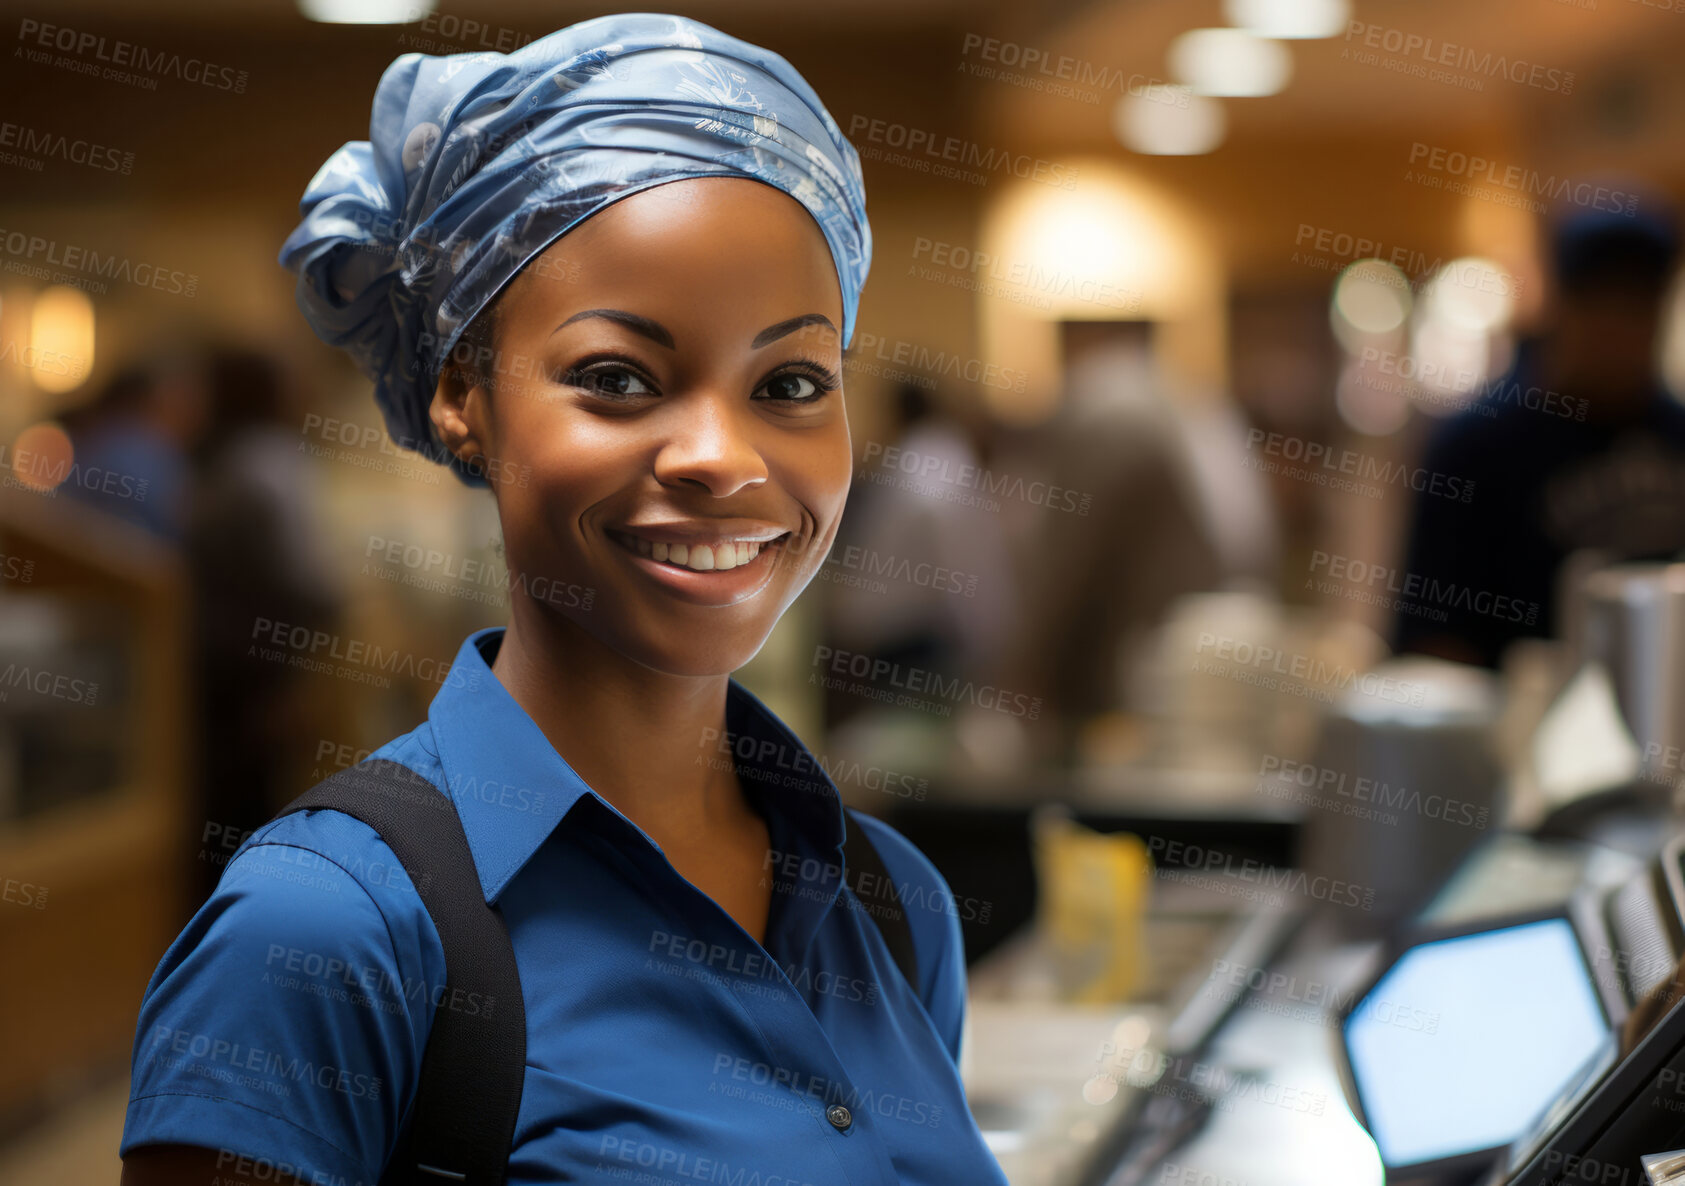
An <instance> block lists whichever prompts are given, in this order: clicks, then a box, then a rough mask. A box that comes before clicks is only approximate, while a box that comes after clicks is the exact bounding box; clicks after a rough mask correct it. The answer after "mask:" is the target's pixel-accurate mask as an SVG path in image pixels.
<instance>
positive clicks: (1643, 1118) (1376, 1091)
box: [1339, 834, 1685, 1186]
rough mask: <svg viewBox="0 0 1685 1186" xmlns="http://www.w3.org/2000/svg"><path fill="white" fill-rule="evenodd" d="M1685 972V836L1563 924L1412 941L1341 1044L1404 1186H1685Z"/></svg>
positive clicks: (1554, 917)
mask: <svg viewBox="0 0 1685 1186" xmlns="http://www.w3.org/2000/svg"><path fill="white" fill-rule="evenodd" d="M1682 958H1685V834H1681V835H1680V836H1677V837H1675V838H1674V839H1673V840H1671V841H1670V842H1668V843H1667V844H1665V845H1663V846H1662V848H1661V849H1660V851H1659V852H1658V853H1657V854H1656V855H1655V856H1654V857H1653V858H1651V859H1650V860H1649V861H1648V862H1647V863H1645V864H1644V865H1643V867H1642V868H1641V869H1640V870H1639V871H1638V872H1636V873H1634V874H1633V875H1631V876H1630V877H1628V878H1627V879H1625V880H1624V881H1622V882H1620V883H1617V884H1614V885H1611V886H1589V887H1586V888H1585V889H1583V890H1582V891H1580V892H1577V893H1576V894H1575V895H1574V896H1573V897H1572V898H1571V899H1570V901H1569V902H1568V904H1567V905H1566V906H1565V907H1564V908H1563V909H1561V910H1556V911H1549V912H1542V913H1534V914H1529V915H1522V916H1515V917H1509V918H1505V919H1499V920H1492V919H1487V920H1484V921H1481V922H1478V923H1464V924H1462V925H1455V926H1443V925H1442V926H1439V927H1438V928H1436V929H1435V930H1432V931H1424V932H1419V933H1416V934H1413V935H1410V936H1408V937H1405V938H1403V939H1401V940H1399V941H1398V942H1397V943H1396V945H1395V946H1394V948H1393V949H1392V950H1391V951H1390V952H1389V953H1388V958H1386V959H1384V960H1383V961H1381V963H1380V968H1381V970H1380V971H1379V972H1378V974H1376V975H1375V976H1374V977H1373V979H1372V980H1370V981H1369V983H1368V984H1367V985H1366V986H1365V987H1364V988H1363V989H1361V990H1360V991H1359V992H1358V993H1354V994H1353V997H1352V998H1351V1001H1350V1004H1349V1006H1348V1008H1347V1009H1346V1010H1345V1012H1344V1014H1343V1016H1342V1017H1341V1020H1340V1031H1339V1036H1340V1040H1341V1041H1340V1044H1341V1046H1342V1054H1343V1060H1342V1066H1341V1068H1340V1069H1341V1076H1342V1080H1343V1083H1344V1086H1345V1088H1346V1094H1347V1097H1348V1101H1349V1102H1350V1104H1351V1106H1352V1110H1353V1113H1354V1114H1355V1115H1356V1116H1357V1117H1358V1119H1359V1120H1360V1121H1362V1122H1363V1124H1364V1126H1365V1127H1366V1128H1367V1129H1368V1130H1369V1132H1370V1135H1371V1136H1372V1137H1373V1138H1374V1141H1375V1144H1376V1148H1377V1150H1378V1151H1379V1153H1380V1155H1381V1159H1382V1162H1383V1163H1384V1164H1385V1166H1386V1173H1387V1181H1388V1182H1389V1183H1390V1184H1391V1183H1405V1184H1429V1183H1431V1184H1434V1186H1444V1184H1451V1183H1456V1184H1473V1183H1479V1184H1480V1186H1558V1184H1563V1186H1567V1184H1571V1183H1600V1184H1604V1186H1662V1184H1663V1183H1668V1184H1671V1186H1685V1009H1681V1008H1679V1007H1678V1005H1679V1002H1680V1000H1681V999H1682V998H1685V990H1682V989H1681V988H1680V986H1679V985H1677V984H1675V983H1674V971H1675V969H1676V968H1677V967H1678V966H1679V964H1680V961H1681V959H1682ZM1641 1003H1642V1004H1641ZM1640 1008H1643V1009H1644V1010H1645V1014H1646V1016H1650V1015H1653V1016H1654V1018H1655V1020H1653V1021H1652V1022H1650V1023H1649V1028H1648V1030H1647V1031H1645V1032H1644V1034H1643V1037H1642V1039H1641V1040H1638V1041H1637V1042H1636V1044H1634V1045H1632V1047H1631V1048H1630V1049H1623V1028H1624V1027H1626V1026H1627V1022H1628V1020H1629V1018H1631V1017H1632V1016H1633V1014H1634V1011H1635V1010H1636V1009H1640ZM1628 1041H1629V1042H1630V1038H1629V1039H1628Z"/></svg>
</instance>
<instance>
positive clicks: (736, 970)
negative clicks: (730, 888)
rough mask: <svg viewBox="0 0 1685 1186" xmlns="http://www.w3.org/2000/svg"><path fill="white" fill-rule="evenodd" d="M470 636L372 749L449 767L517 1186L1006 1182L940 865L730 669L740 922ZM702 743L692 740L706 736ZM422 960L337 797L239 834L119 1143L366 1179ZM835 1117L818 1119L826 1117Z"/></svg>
mask: <svg viewBox="0 0 1685 1186" xmlns="http://www.w3.org/2000/svg"><path fill="white" fill-rule="evenodd" d="M501 638H502V630H501V629H493V630H482V631H479V632H478V633H476V634H473V635H471V636H470V637H469V638H468V640H467V641H466V642H464V643H463V646H462V649H461V651H460V652H459V654H458V656H457V659H456V662H455V664H454V665H453V666H452V668H451V671H450V673H449V675H448V676H447V678H446V679H445V681H444V683H443V685H442V686H441V688H440V690H439V693H438V695H437V696H436V697H435V698H434V700H433V703H432V706H431V708H430V710H429V712H428V720H427V723H425V724H423V725H421V726H420V727H419V728H417V729H415V730H414V731H413V732H410V733H408V734H405V735H404V736H402V737H399V738H397V739H396V740H394V741H392V742H390V743H388V744H387V745H386V746H384V747H382V748H381V749H380V750H378V751H376V752H375V754H374V755H373V756H374V757H376V758H388V759H391V760H392V761H395V762H398V763H400V764H401V765H404V766H406V767H408V768H409V769H411V770H413V771H415V772H416V773H417V774H419V775H421V776H422V777H424V778H426V779H428V780H430V781H431V782H433V783H434V784H435V785H437V786H440V787H442V788H448V790H449V793H450V795H451V797H452V799H453V800H454V801H455V803H456V808H457V811H458V813H459V815H460V816H461V819H462V822H463V828H464V831H465V832H466V833H467V837H468V844H469V849H470V851H471V852H472V854H473V857H474V864H475V867H476V869H477V871H478V873H479V878H480V884H481V887H482V889H483V890H484V893H485V899H486V901H487V902H493V903H495V904H496V905H497V907H498V909H499V911H500V912H501V914H502V916H503V918H504V921H505V923H506V925H507V927H508V930H509V936H510V940H511V942H512V943H513V945H514V951H515V960H516V964H517V966H518V967H519V970H520V975H521V985H522V996H523V1002H524V1005H525V1009H526V1025H527V1054H526V1075H525V1081H524V1089H523V1094H522V1096H521V1108H520V1114H519V1117H518V1120H517V1123H516V1128H515V1138H514V1145H513V1148H512V1151H511V1153H510V1159H509V1177H508V1181H509V1182H510V1183H511V1186H514V1184H519V1183H534V1184H537V1183H546V1184H548V1183H555V1182H560V1181H592V1182H595V1181H604V1180H612V1179H615V1178H628V1179H630V1178H635V1177H637V1176H638V1175H643V1174H647V1175H651V1177H650V1179H649V1180H653V1181H668V1180H670V1181H672V1182H674V1183H692V1182H729V1183H734V1184H736V1186H801V1184H804V1183H811V1184H814V1186H818V1184H820V1183H857V1184H861V1186H864V1184H867V1183H871V1184H873V1186H878V1184H882V1183H891V1182H900V1183H905V1184H908V1186H922V1184H930V1186H935V1184H936V1183H953V1182H965V1183H968V1184H970V1183H988V1184H1000V1186H1004V1183H1005V1182H1006V1179H1005V1177H1004V1175H1003V1174H1002V1172H1001V1170H1000V1167H999V1164H998V1163H997V1162H996V1161H995V1159H994V1157H993V1155H992V1154H991V1153H990V1152H989V1150H988V1148H987V1146H986V1145H985V1144H984V1141H983V1138H982V1135H981V1133H980V1132H979V1130H978V1128H977V1125H976V1122H975V1121H974V1120H973V1119H972V1116H971V1113H970V1111H969V1109H968V1108H967V1106H966V1101H965V1097H964V1093H963V1088H962V1086H961V1082H960V1078H959V1074H958V1070H957V1060H958V1054H959V1042H960V1032H961V1027H962V1025H963V1021H964V1012H965V960H964V953H963V949H962V947H961V941H960V925H959V918H958V914H957V912H956V910H955V906H954V900H953V897H952V895H951V893H950V891H949V889H948V886H947V883H946V882H945V881H944V880H943V878H942V876H941V875H940V874H939V873H937V871H936V869H935V868H934V867H933V866H932V865H931V864H930V862H929V860H928V859H927V858H926V857H925V856H924V855H923V854H922V853H920V852H919V851H918V850H917V849H916V848H914V847H913V845H912V844H911V843H910V842H909V841H907V840H906V839H905V838H904V837H902V836H901V835H900V833H899V832H897V831H895V830H894V829H892V828H890V827H889V826H888V825H886V824H884V823H882V822H881V821H879V820H876V819H873V818H871V817H869V816H866V815H863V814H858V813H853V812H850V813H848V814H847V815H846V816H845V814H844V811H843V806H842V802H841V799H840V797H839V795H838V793H837V789H836V787H835V785H834V784H833V783H832V782H831V780H830V779H829V778H828V777H827V776H826V775H825V774H824V772H823V770H822V769H821V768H820V767H819V766H818V764H817V762H816V761H815V759H814V758H813V756H812V755H811V754H810V753H809V752H808V751H807V749H806V748H805V747H804V746H803V745H802V743H801V742H800V741H799V740H797V738H796V737H795V735H794V734H793V733H791V732H790V731H789V730H788V729H787V728H786V727H785V726H784V725H783V724H782V722H780V721H779V720H778V719H777V717H775V716H774V715H773V714H772V713H771V711H770V710H768V709H767V708H766V706H765V705H763V704H762V703H761V702H760V701H759V700H758V699H757V698H756V697H755V696H754V695H752V694H751V693H750V692H748V691H747V690H746V689H744V688H743V687H742V686H741V685H740V684H738V683H737V681H736V680H732V681H731V682H730V691H729V694H728V699H727V710H726V722H725V724H726V729H725V730H724V731H723V732H722V733H721V735H720V736H719V737H718V738H711V739H709V744H708V746H707V748H706V749H705V750H704V751H703V752H704V753H705V754H706V755H707V758H706V760H708V761H719V762H728V761H735V762H736V764H737V769H738V773H739V779H740V782H741V785H742V787H743V789H744V792H745V793H746V794H747V795H748V797H749V799H750V801H751V803H752V804H753V805H754V808H755V810H757V811H758V812H759V813H760V814H761V815H762V816H763V818H765V820H766V821H767V826H768V831H769V835H770V839H771V846H772V851H771V852H770V853H769V854H768V858H767V862H766V868H767V876H768V877H769V878H771V880H772V883H773V884H772V888H773V893H772V902H771V908H770V915H769V918H768V921H767V931H766V941H765V945H764V946H763V945H762V944H760V943H757V942H756V941H755V940H754V938H753V937H752V936H750V935H749V934H748V932H746V931H745V930H744V929H743V928H742V927H741V926H739V925H738V923H737V922H736V921H735V920H734V919H733V918H732V917H731V916H730V915H729V914H727V913H726V912H725V911H724V910H722V909H721V908H720V907H719V906H718V905H717V904H716V903H715V902H714V901H713V900H712V899H711V898H709V897H708V896H707V895H705V894H703V893H702V892H701V891H700V890H698V889H696V888H695V887H694V886H692V885H691V884H690V883H689V882H688V881H686V880H684V879H683V878H682V877H681V876H680V875H679V874H678V873H677V872H676V871H675V870H674V868H673V867H672V865H671V864H670V863H669V862H668V861H667V859H666V857H665V856H664V855H663V853H662V851H661V849H660V847H659V846H658V845H656V843H655V842H654V841H653V840H651V839H650V837H649V836H648V834H646V833H645V832H644V831H643V829H641V828H639V827H638V826H637V825H636V824H634V823H632V821H631V820H629V819H628V818H627V817H626V816H624V815H623V814H621V813H620V812H619V811H617V810H616V809H615V808H614V807H613V806H611V805H610V804H609V803H608V802H606V801H605V800H603V799H602V798H601V797H599V796H598V795H597V794H596V793H595V792H594V791H592V790H591V789H590V788H589V787H588V786H586V785H585V783H584V782H583V781H582V780H581V779H580V778H579V776H578V775H577V774H575V773H574V771H573V770H572V769H571V768H570V767H569V766H568V764H567V763H566V762H565V761H564V760H563V759H562V757H561V756H560V755H559V754H558V753H557V752H556V750H555V748H554V747H553V746H552V745H550V743H549V742H548V740H546V738H545V737H544V735H543V734H542V733H541V732H540V731H539V729H538V727H537V726H536V725H535V724H534V723H533V721H532V719H531V718H530V717H529V716H527V714H526V713H525V712H524V711H523V710H522V709H521V708H520V706H519V705H517V704H516V703H515V701H514V700H513V699H512V698H511V697H510V696H509V694H508V693H507V691H505V690H504V688H503V686H502V684H501V683H500V682H499V681H498V679H497V677H496V676H494V675H493V674H492V672H491V669H490V667H489V666H488V662H489V658H488V656H495V649H496V646H497V645H498V643H499V642H500V640H501ZM698 760H699V761H701V760H704V759H703V758H702V757H700V756H699V759H698ZM856 823H858V824H859V826H862V827H864V828H866V829H867V831H868V833H869V835H870V837H871V839H872V842H873V844H874V845H875V846H876V847H877V849H878V851H879V853H880V854H881V855H882V858H883V862H884V865H885V867H886V869H887V871H888V872H889V874H890V876H891V878H892V880H893V881H894V882H895V885H896V887H897V890H898V893H899V895H900V898H901V901H902V903H903V905H904V906H905V908H906V913H907V916H908V919H909V921H910V923H911V925H912V931H913V940H914V944H915V947H916V950H917V958H918V968H919V979H920V983H921V984H922V985H923V986H924V988H923V992H922V994H915V993H914V992H913V990H912V987H911V986H910V985H909V984H908V982H907V980H906V978H905V977H903V976H902V975H901V973H900V971H899V969H898V968H897V967H896V964H895V961H894V958H893V957H892V956H891V955H890V952H889V950H888V948H887V947H886V946H885V944H884V942H883V939H882V936H881V934H880V932H879V930H878V928H877V927H876V926H875V925H874V923H873V922H872V920H871V919H870V918H869V917H867V916H866V915H864V914H863V913H862V912H861V910H860V909H859V903H858V899H856V898H855V897H854V894H853V892H852V890H851V889H850V888H849V887H848V886H846V885H844V884H843V882H842V876H843V870H842V842H843V836H844V828H845V826H846V827H852V826H855V825H856ZM444 983H445V964H444V951H443V948H442V947H441V945H440V943H439V937H438V933H437V932H436V931H435V930H434V927H433V924H432V920H431V918H430V917H429V915H428V914H427V911H426V909H425V907H424V906H423V905H422V904H421V901H420V899H419V897H418V896H417V895H416V893H415V889H414V887H413V886H412V885H410V883H409V880H408V878H407V876H406V875H405V873H404V870H403V867H402V865H401V864H400V863H399V862H398V860H397V859H396V857H395V856H394V855H393V853H392V851H391V850H390V849H389V848H388V847H387V846H386V845H385V844H384V843H383V842H382V841H381V840H380V839H379V837H378V836H377V835H376V834H375V833H374V831H373V830H372V829H370V828H369V827H368V826H367V825H365V824H363V823H361V822H359V821H357V820H354V819H352V818H351V817H349V816H347V815H344V814H342V813H340V812H337V811H309V812H296V813H294V814H292V815H289V816H285V817H283V818H281V819H280V820H278V821H276V822H273V823H270V824H266V825H265V826H263V827H262V828H259V829H258V830H257V831H255V832H254V833H253V834H252V835H251V836H250V837H248V838H247V839H246V840H245V841H244V842H243V843H242V844H241V845H240V847H239V849H238V851H237V852H236V853H235V855H234V856H233V858H232V859H231V860H230V861H229V863H228V865H227V868H226V870H225V871H224V873H223V876H222V879H221V882H220V883H219V885H218V886H217V889H216V892H215V893H214V894H213V895H212V896H211V898H210V899H209V900H208V901H207V902H206V903H205V905H204V906H203V907H201V908H200V910H199V911H198V913H197V914H196V915H195V916H194V918H193V920H192V921H191V922H190V923H189V924H188V926H187V928H186V929H185V930H184V931H183V932H182V933H181V935H180V936H179V937H178V938H177V939H176V941H175V942H174V943H173V944H172V945H171V946H170V949H169V950H168V951H167V952H166V953H165V955H164V958H163V960H162V962H161V963H160V964H159V965H158V969H157V971H156V972H155V973H154V974H153V976H152V980H151V982H150V983H149V984H148V985H147V989H146V996H145V998H144V1000H143V1002H142V1005H141V1011H140V1020H139V1024H138V1027H137V1030H136V1035H135V1052H134V1064H133V1073H132V1080H131V1090H130V1100H129V1108H128V1116H127V1121H126V1123H125V1125H124V1130H123V1142H122V1147H121V1151H122V1152H123V1153H125V1154H126V1153H127V1152H128V1151H129V1150H130V1149H132V1148H134V1147H136V1146H138V1145H145V1144H154V1143H179V1144H189V1145H199V1146H204V1147H207V1148H214V1149H218V1150H226V1151H231V1152H230V1153H229V1154H228V1156H229V1157H230V1161H229V1165H230V1169H231V1171H232V1170H233V1168H234V1166H235V1164H236V1163H235V1162H234V1161H233V1160H232V1154H241V1155H245V1156H248V1157H252V1158H262V1159H267V1160H268V1161H271V1162H276V1163H280V1164H281V1165H282V1166H283V1167H284V1168H286V1169H288V1170H289V1172H291V1173H293V1174H296V1175H297V1176H298V1177H299V1178H301V1179H303V1180H304V1181H306V1182H309V1183H312V1184H314V1183H318V1182H320V1183H332V1184H334V1186H355V1184H358V1183H362V1184H372V1183H374V1182H375V1181H376V1180H377V1179H378V1178H379V1176H380V1173H381V1170H382V1168H383V1167H384V1166H385V1164H386V1161H387V1159H388V1157H389V1156H390V1154H391V1153H392V1150H393V1148H394V1146H395V1144H396V1142H397V1139H398V1137H399V1135H400V1133H401V1130H402V1127H403V1125H404V1122H405V1120H406V1118H407V1115H408V1110H409V1107H410V1103H411V1100H412V1099H413V1096H414V1089H415V1084H416V1082H417V1078H418V1073H419V1068H420V1063H421V1054H422V1051H423V1049H424V1048H425V1045H426V1042H427V1034H428V1029H429V1027H430V1025H431V1023H432V1018H433V1015H434V1011H435V1010H436V1009H439V1008H465V1009H473V1008H478V1007H480V1002H476V1001H473V1000H454V999H451V998H449V997H447V996H446V995H445V994H444V992H443V985H444ZM836 1103H841V1104H843V1105H845V1106H846V1107H847V1108H848V1109H849V1110H850V1112H851V1113H852V1117H853V1122H852V1124H850V1125H848V1126H847V1127H846V1128H843V1129H840V1130H839V1129H838V1128H837V1127H835V1126H834V1125H833V1124H832V1123H831V1122H830V1121H828V1120H827V1119H826V1110H827V1108H828V1107H830V1106H831V1105H833V1104H836Z"/></svg>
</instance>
